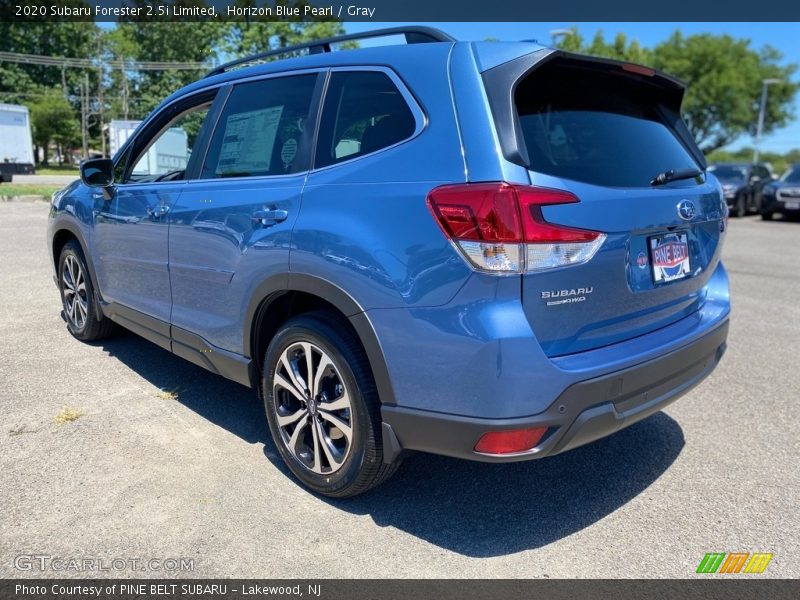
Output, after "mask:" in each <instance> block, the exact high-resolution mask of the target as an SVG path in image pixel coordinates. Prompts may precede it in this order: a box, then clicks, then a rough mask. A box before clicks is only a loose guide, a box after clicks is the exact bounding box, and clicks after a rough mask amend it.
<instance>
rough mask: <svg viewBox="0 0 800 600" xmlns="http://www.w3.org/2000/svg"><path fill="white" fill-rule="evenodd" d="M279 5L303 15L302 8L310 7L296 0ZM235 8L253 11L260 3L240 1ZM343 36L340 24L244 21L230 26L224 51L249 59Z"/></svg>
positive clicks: (248, 0)
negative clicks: (298, 11) (304, 43)
mask: <svg viewBox="0 0 800 600" xmlns="http://www.w3.org/2000/svg"><path fill="white" fill-rule="evenodd" d="M259 4H260V3H259ZM280 4H283V5H286V6H293V7H298V8H300V9H301V14H302V9H303V7H305V6H306V5H308V4H309V3H308V2H305V1H304V0H295V1H283V2H280ZM234 5H235V6H237V7H252V6H256V5H257V2H256V0H237V2H235V3H234ZM343 33H344V27H343V26H342V24H341V23H339V22H329V21H323V20H311V21H300V20H295V19H289V20H284V21H273V22H267V21H261V20H249V19H241V20H238V21H234V22H233V23H232V24H231V27H230V30H229V32H228V37H227V39H226V41H225V44H224V45H223V50H224V51H225V53H226V54H228V55H231V56H233V57H240V56H248V55H251V54H257V53H259V52H265V51H267V50H272V49H275V48H281V47H284V46H292V45H294V44H300V43H303V42H307V41H310V40H317V39H322V38H327V37H332V36H335V35H340V34H343Z"/></svg>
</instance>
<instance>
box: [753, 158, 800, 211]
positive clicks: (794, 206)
mask: <svg viewBox="0 0 800 600" xmlns="http://www.w3.org/2000/svg"><path fill="white" fill-rule="evenodd" d="M758 209H759V212H760V213H761V218H762V219H764V220H765V221H769V220H770V219H772V215H774V214H775V213H778V214H782V215H784V216H786V217H798V216H800V163H798V164H796V165H792V166H791V167H789V170H788V171H786V173H784V174H783V176H782V177H781V178H780V179H778V180H777V181H772V182H770V183H768V184H767V185H766V186H764V190H763V193H762V194H761V196H760V202H759V207H758Z"/></svg>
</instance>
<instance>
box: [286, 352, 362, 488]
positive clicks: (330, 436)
mask: <svg viewBox="0 0 800 600" xmlns="http://www.w3.org/2000/svg"><path fill="white" fill-rule="evenodd" d="M273 399H274V403H275V410H276V414H277V423H278V428H279V430H280V434H281V438H282V440H283V442H284V444H285V445H286V448H287V449H288V450H289V452H290V453H291V454H292V456H294V457H295V458H296V459H297V460H298V461H299V462H300V463H301V464H302V465H303V466H305V468H307V469H308V470H310V471H311V472H313V473H316V474H318V475H328V474H331V473H335V472H336V471H338V470H339V469H340V468H341V467H342V465H343V464H344V462H345V461H346V460H347V457H348V456H349V454H350V450H351V447H352V442H353V417H352V415H353V411H352V406H351V403H350V394H349V393H348V390H347V387H346V385H345V382H344V379H343V378H342V376H341V373H340V372H339V369H338V368H337V367H336V364H335V363H334V361H333V359H332V358H331V357H330V356H329V355H328V354H327V353H326V352H325V351H324V350H322V349H321V348H320V347H318V346H316V345H314V344H312V343H310V342H295V343H293V344H290V345H289V346H287V347H286V349H285V350H284V351H283V352H282V353H281V355H280V359H279V360H278V364H277V367H276V368H275V376H274V378H273Z"/></svg>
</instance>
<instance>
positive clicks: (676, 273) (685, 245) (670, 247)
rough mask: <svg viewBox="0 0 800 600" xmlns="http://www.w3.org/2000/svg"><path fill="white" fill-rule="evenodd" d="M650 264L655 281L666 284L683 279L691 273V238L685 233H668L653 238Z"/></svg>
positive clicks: (651, 239) (651, 240)
mask: <svg viewBox="0 0 800 600" xmlns="http://www.w3.org/2000/svg"><path fill="white" fill-rule="evenodd" d="M649 242H650V264H651V265H652V266H653V281H654V282H655V283H666V282H668V281H675V280H676V279H683V278H684V277H686V276H687V275H688V274H689V272H690V265H689V238H688V236H687V234H685V233H668V234H666V235H659V236H656V237H651V238H650V240H649Z"/></svg>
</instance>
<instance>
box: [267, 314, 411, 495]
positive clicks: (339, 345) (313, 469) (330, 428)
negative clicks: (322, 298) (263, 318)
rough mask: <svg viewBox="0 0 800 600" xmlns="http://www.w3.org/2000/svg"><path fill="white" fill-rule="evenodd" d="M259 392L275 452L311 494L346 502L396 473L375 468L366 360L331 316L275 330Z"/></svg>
mask: <svg viewBox="0 0 800 600" xmlns="http://www.w3.org/2000/svg"><path fill="white" fill-rule="evenodd" d="M309 355H310V356H311V365H310V370H311V372H312V377H311V378H310V383H311V386H308V385H307V384H306V379H307V377H306V375H307V373H308V371H309V364H308V362H307V357H308V356H309ZM308 387H311V388H312V389H311V390H309V389H308ZM261 389H262V397H263V398H264V408H265V410H266V413H267V421H268V422H269V429H270V432H271V433H272V439H273V440H274V442H275V446H276V447H277V448H278V451H279V452H280V454H281V457H282V458H283V460H284V462H285V463H286V465H287V466H288V467H289V469H290V470H291V471H292V473H293V474H294V475H295V477H297V479H299V480H300V481H301V482H302V483H303V484H304V485H305V486H306V487H308V488H309V489H311V490H312V491H314V492H316V493H318V494H322V495H324V496H329V497H331V498H348V497H351V496H355V495H357V494H361V493H364V492H366V491H367V490H370V489H372V488H373V487H375V486H377V485H379V484H381V483H383V482H384V481H386V480H387V479H388V478H389V477H391V475H392V474H393V473H394V472H395V471H396V470H397V467H398V466H399V461H395V462H394V463H392V464H390V465H387V464H384V462H383V440H382V434H381V416H380V400H379V398H378V393H377V390H376V388H375V382H374V380H373V377H372V373H371V371H370V369H369V361H368V360H367V356H366V354H365V353H364V350H363V348H362V347H361V345H360V343H359V341H358V338H357V337H356V335H355V333H354V332H352V331H351V330H350V329H349V328H348V327H347V326H345V324H344V323H343V322H342V320H341V318H340V317H338V316H337V315H335V314H334V313H329V312H326V311H320V312H312V313H306V314H304V315H300V316H298V317H294V318H292V319H290V320H289V321H287V322H286V323H285V324H284V325H283V326H282V327H281V328H280V329H279V330H278V332H277V333H276V334H275V337H274V338H273V339H272V341H271V342H270V344H269V347H268V348H267V351H266V354H265V356H264V369H263V375H262V378H261ZM328 398H331V399H328ZM326 405H327V406H328V407H330V408H326Z"/></svg>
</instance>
